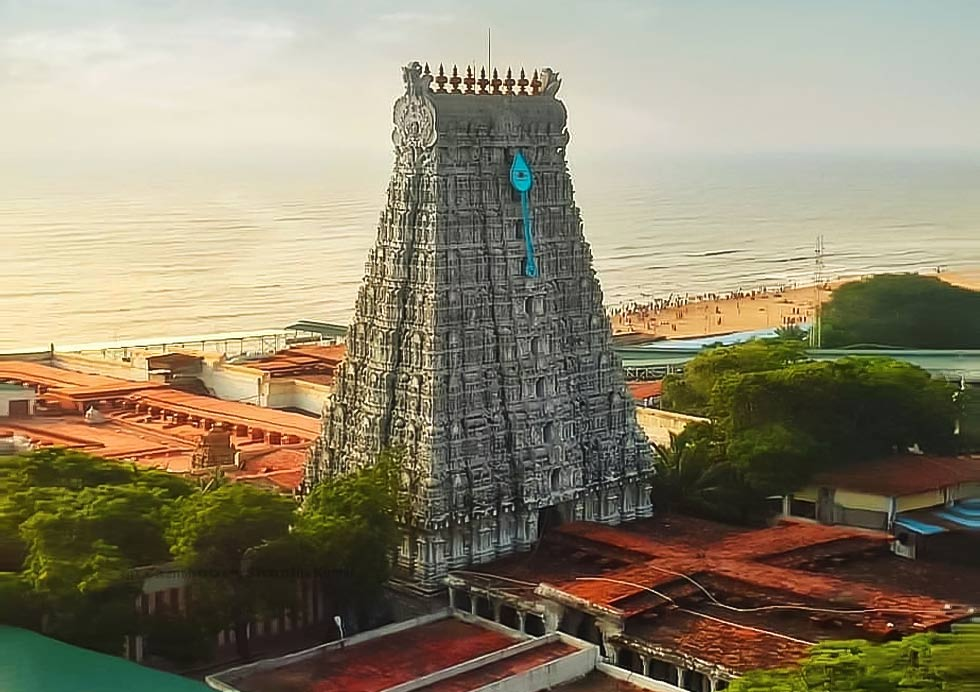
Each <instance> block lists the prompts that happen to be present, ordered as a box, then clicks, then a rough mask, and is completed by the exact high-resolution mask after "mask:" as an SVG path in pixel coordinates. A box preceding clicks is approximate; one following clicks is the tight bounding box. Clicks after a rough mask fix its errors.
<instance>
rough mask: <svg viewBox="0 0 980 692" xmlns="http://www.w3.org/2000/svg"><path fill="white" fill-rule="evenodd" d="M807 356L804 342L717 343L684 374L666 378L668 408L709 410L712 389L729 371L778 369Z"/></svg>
mask: <svg viewBox="0 0 980 692" xmlns="http://www.w3.org/2000/svg"><path fill="white" fill-rule="evenodd" d="M805 359H806V350H805V345H804V344H803V342H794V341H789V340H782V339H766V340H761V339H756V340H753V341H748V342H746V343H743V344H736V345H734V346H716V347H714V348H709V349H707V350H705V351H703V352H702V353H699V354H698V355H697V356H696V357H695V358H694V359H693V360H691V362H689V363H688V364H687V365H686V366H685V367H684V374H683V375H668V376H667V377H666V378H665V379H664V387H663V404H664V408H667V409H670V410H671V411H679V412H681V413H688V414H691V415H695V416H704V415H708V414H709V402H710V400H711V392H712V391H713V390H714V388H715V385H716V384H718V382H719V381H720V380H721V379H722V378H724V377H725V376H727V375H739V374H744V373H749V372H764V371H768V370H777V369H779V368H782V367H785V366H786V365H789V364H791V363H798V362H801V361H803V360H805Z"/></svg>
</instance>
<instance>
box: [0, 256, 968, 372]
mask: <svg viewBox="0 0 980 692" xmlns="http://www.w3.org/2000/svg"><path fill="white" fill-rule="evenodd" d="M880 273H881V274H885V273H899V272H880ZM904 273H916V274H920V275H922V276H938V277H939V278H940V279H942V280H943V281H945V282H946V283H949V284H951V285H954V286H960V287H962V288H968V289H971V290H975V291H980V268H957V269H953V270H947V269H945V268H943V270H942V271H941V272H938V273H937V272H935V271H928V272H904ZM876 275H878V274H855V275H850V276H838V277H835V278H834V279H832V280H828V281H827V282H825V283H824V284H823V287H822V288H821V290H820V301H821V303H823V302H826V301H827V300H828V299H829V298H830V296H831V295H832V294H833V291H834V290H835V289H836V288H838V287H840V286H842V285H843V284H845V283H850V282H853V281H860V280H862V279H865V278H870V277H872V276H876ZM816 298H817V287H816V285H815V284H799V283H797V282H794V283H791V284H782V285H779V286H764V285H763V286H760V287H757V288H749V289H744V288H737V289H735V290H731V291H724V292H719V293H708V294H699V295H693V296H692V295H690V294H685V295H683V296H681V295H676V296H673V295H672V296H668V297H667V298H663V299H658V300H655V301H652V302H644V303H641V302H638V301H631V302H628V303H625V304H623V303H620V304H618V305H611V306H606V314H607V315H608V317H609V321H610V327H611V330H612V333H613V335H614V336H623V335H629V334H633V335H636V336H637V337H644V338H646V339H647V340H649V338H650V337H653V338H654V339H692V338H698V337H706V336H723V335H726V334H731V333H733V332H742V331H757V330H765V329H774V328H778V327H784V326H790V325H794V324H795V325H799V324H806V323H807V322H808V321H809V320H810V318H811V317H812V316H813V308H814V306H815V305H816ZM286 333H287V330H285V329H269V328H267V327H266V328H256V329H254V330H236V331H234V332H216V333H213V334H203V335H195V336H187V335H180V334H171V335H168V336H158V337H134V338H126V339H118V340H112V341H98V342H89V343H81V344H80V343H77V342H73V343H70V344H64V345H62V346H61V347H60V348H59V347H58V346H59V345H58V344H57V343H52V344H48V345H38V344H35V345H23V346H13V347H9V348H0V358H7V359H9V358H16V357H17V356H22V355H32V354H33V355H40V354H43V353H47V352H50V350H51V348H52V347H53V348H54V350H55V351H56V352H60V353H79V352H85V351H98V350H116V349H124V348H134V349H140V348H155V347H160V346H161V345H170V346H176V345H186V346H191V345H193V344H199V343H201V342H202V341H206V342H219V341H225V340H228V341H232V342H235V341H239V340H243V339H244V340H249V341H250V340H254V339H259V340H262V339H263V337H265V338H270V339H273V338H274V336H275V335H276V334H278V335H280V336H282V335H284V334H286ZM205 350H207V349H205ZM242 350H243V351H244V350H245V349H244V347H242Z"/></svg>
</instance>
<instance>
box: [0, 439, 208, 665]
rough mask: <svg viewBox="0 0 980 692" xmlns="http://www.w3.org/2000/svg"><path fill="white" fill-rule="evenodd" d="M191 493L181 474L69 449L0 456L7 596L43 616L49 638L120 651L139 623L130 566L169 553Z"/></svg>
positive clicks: (0, 533) (1, 549) (0, 554)
mask: <svg viewBox="0 0 980 692" xmlns="http://www.w3.org/2000/svg"><path fill="white" fill-rule="evenodd" d="M191 492H193V486H192V485H191V484H189V483H187V482H186V481H185V480H183V479H181V478H176V477H173V476H168V475H167V474H164V473H162V472H158V471H145V470H140V469H137V468H135V467H134V466H132V465H127V464H122V463H119V462H111V461H105V460H103V459H99V458H96V457H92V456H90V455H88V454H83V453H81V452H76V451H71V450H63V449H44V450H39V451H36V452H33V453H31V454H26V455H18V456H12V457H0V560H2V561H3V564H2V567H0V569H5V570H7V571H8V573H9V574H8V576H7V577H6V580H5V581H6V582H7V585H6V589H5V591H6V593H7V597H8V598H10V599H16V600H18V601H19V602H20V603H22V604H24V605H25V608H26V609H25V610H24V611H23V612H25V613H33V614H34V616H36V617H37V618H39V617H40V615H41V614H44V615H46V622H47V632H48V633H49V634H52V635H54V636H58V637H60V638H62V639H65V640H67V641H70V642H74V643H79V644H83V645H85V646H88V647H90V648H95V649H99V650H102V651H108V652H112V653H118V652H119V650H120V649H121V646H122V638H123V635H125V634H131V633H135V631H136V629H137V617H136V613H135V611H134V608H133V600H134V597H135V595H136V593H138V591H139V583H138V582H137V581H136V580H134V579H133V578H132V576H131V575H132V570H133V569H134V568H136V567H140V566H145V565H151V564H154V563H158V562H162V561H166V560H168V559H169V556H170V551H169V548H168V545H167V543H166V540H165V538H164V530H165V527H166V526H167V523H168V522H169V517H170V514H169V512H170V509H171V506H172V504H173V502H174V500H176V499H177V498H178V497H182V496H186V495H189V494H190V493H191ZM19 617H20V618H21V622H20V623H19V624H27V623H25V622H24V621H23V615H20V616H19Z"/></svg>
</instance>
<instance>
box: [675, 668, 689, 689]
mask: <svg viewBox="0 0 980 692" xmlns="http://www.w3.org/2000/svg"><path fill="white" fill-rule="evenodd" d="M686 684H687V669H686V668H680V667H678V668H677V686H678V687H684V685H686Z"/></svg>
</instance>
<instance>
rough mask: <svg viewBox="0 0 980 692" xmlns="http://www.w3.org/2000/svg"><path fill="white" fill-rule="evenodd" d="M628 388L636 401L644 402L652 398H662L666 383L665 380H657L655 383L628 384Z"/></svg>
mask: <svg viewBox="0 0 980 692" xmlns="http://www.w3.org/2000/svg"><path fill="white" fill-rule="evenodd" d="M626 386H627V387H629V390H630V393H631V394H632V395H633V398H634V399H636V400H637V401H643V400H644V399H649V398H650V397H652V396H660V394H661V393H662V392H663V388H664V383H663V380H656V381H654V382H627V383H626Z"/></svg>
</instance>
